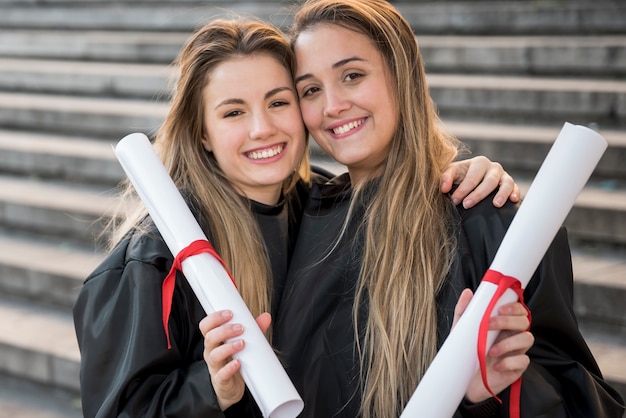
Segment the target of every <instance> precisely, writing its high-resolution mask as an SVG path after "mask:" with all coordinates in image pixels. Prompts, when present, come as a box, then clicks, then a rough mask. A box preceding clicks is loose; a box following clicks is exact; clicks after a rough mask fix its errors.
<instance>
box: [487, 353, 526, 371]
mask: <svg viewBox="0 0 626 418" xmlns="http://www.w3.org/2000/svg"><path fill="white" fill-rule="evenodd" d="M529 365H530V358H529V357H528V356H527V355H526V354H519V355H512V356H505V357H502V358H500V359H499V360H498V361H496V362H495V363H493V365H492V367H493V369H494V370H495V371H497V372H499V373H515V374H521V373H523V372H524V371H525V370H526V369H527V368H528V366H529Z"/></svg>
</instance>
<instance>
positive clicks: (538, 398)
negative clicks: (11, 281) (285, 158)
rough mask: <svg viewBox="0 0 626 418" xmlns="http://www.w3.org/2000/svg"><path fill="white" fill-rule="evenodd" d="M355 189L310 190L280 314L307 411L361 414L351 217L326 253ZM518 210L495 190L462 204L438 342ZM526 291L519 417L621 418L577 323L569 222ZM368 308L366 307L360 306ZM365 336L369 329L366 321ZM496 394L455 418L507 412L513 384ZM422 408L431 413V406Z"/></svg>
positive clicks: (288, 363)
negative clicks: (501, 204) (500, 200)
mask: <svg viewBox="0 0 626 418" xmlns="http://www.w3.org/2000/svg"><path fill="white" fill-rule="evenodd" d="M350 196H351V192H350V189H349V179H348V177H347V176H346V175H344V176H341V177H338V178H336V179H334V180H333V181H332V182H329V183H328V184H327V185H325V186H324V187H319V188H316V187H314V189H313V190H312V192H311V201H310V203H309V204H308V205H307V207H306V208H305V213H304V216H303V219H302V224H301V229H300V233H299V238H298V242H297V244H296V248H295V250H294V254H293V257H292V261H291V264H290V268H289V272H288V275H287V282H286V284H285V291H284V293H283V300H282V303H281V306H280V309H279V314H278V318H277V319H276V325H275V333H274V338H275V339H274V341H275V343H276V348H277V350H278V351H279V352H280V353H281V356H282V360H283V362H284V365H285V367H286V369H287V372H288V373H289V375H290V377H291V378H292V380H293V382H294V384H295V386H296V388H297V389H298V391H299V392H300V394H301V395H302V397H303V400H304V403H305V409H304V411H303V413H302V415H301V416H303V417H307V418H308V417H316V418H328V417H350V418H353V417H356V416H358V408H359V404H360V400H361V397H360V393H359V389H360V387H359V379H358V371H359V370H358V357H357V355H356V353H355V350H354V347H355V336H354V332H353V321H352V305H353V301H354V290H355V285H356V279H357V277H358V272H359V267H360V265H359V263H360V257H361V244H362V237H361V235H359V234H358V231H357V230H356V227H355V223H354V222H351V223H350V224H349V225H348V229H347V231H346V232H345V234H344V239H343V240H342V241H341V242H340V243H339V244H338V245H336V246H335V247H334V250H333V251H332V252H331V253H330V254H329V253H328V249H329V248H331V247H332V246H333V245H334V244H335V241H334V240H335V238H336V237H337V236H338V235H339V232H340V229H341V227H342V225H343V222H344V219H345V217H346V213H347V209H348V205H349V199H350ZM515 210H516V209H515V206H514V205H512V204H507V206H506V207H505V208H504V209H500V210H498V209H496V208H495V207H493V205H492V204H491V200H490V199H485V200H484V201H482V202H481V203H480V204H478V205H477V206H476V207H475V208H473V209H470V210H463V209H462V208H461V207H459V208H458V219H455V222H454V223H455V224H457V225H458V227H457V233H458V248H457V254H456V257H455V261H454V264H453V267H452V268H451V271H450V274H449V277H448V280H447V283H446V285H445V287H444V289H443V290H442V291H441V292H440V294H439V296H438V300H437V304H438V308H439V309H438V311H439V312H438V313H439V318H438V336H439V342H438V343H439V345H441V344H442V343H443V341H444V340H445V338H446V336H447V335H448V333H449V330H450V327H451V325H452V320H453V317H454V306H455V305H456V302H457V299H458V296H459V295H460V293H461V291H462V290H463V289H464V288H466V287H469V288H471V289H473V290H474V289H476V288H477V287H478V284H479V283H480V280H481V279H482V277H483V275H484V273H485V272H486V271H487V269H488V268H489V266H490V264H491V261H492V259H493V257H494V256H495V253H496V251H497V249H498V247H499V244H500V242H501V240H502V238H503V237H504V233H505V232H506V229H507V227H508V225H509V224H510V222H511V220H512V218H513V216H514V214H515ZM362 214H363V207H362V206H359V207H358V208H357V210H356V213H355V217H354V218H355V219H360V218H361V217H362ZM355 237H356V238H355ZM399 256H401V255H399ZM320 260H321V261H320ZM524 294H525V296H524V297H525V302H526V304H527V306H528V307H529V308H530V310H531V311H532V318H533V321H532V326H531V331H532V332H533V334H534V336H535V344H534V346H533V347H532V348H531V350H530V351H529V356H530V357H531V365H530V367H529V368H528V370H527V371H526V372H525V373H524V375H523V379H522V395H521V396H522V398H521V414H522V417H527V418H530V417H550V418H559V417H586V418H592V417H615V418H618V417H619V418H621V417H622V414H623V401H622V400H621V398H620V397H619V395H618V394H617V392H616V391H615V390H614V389H613V388H611V387H609V386H608V385H607V384H606V382H604V381H603V380H602V375H601V373H600V370H599V369H598V366H597V364H596V362H595V360H594V358H593V357H592V355H591V353H590V351H589V349H588V347H587V345H586V343H585V341H584V340H583V338H582V336H581V334H580V333H579V330H578V326H577V321H576V318H575V316H574V312H573V309H572V296H573V278H572V269H571V258H570V252H569V246H568V242H567V236H566V232H565V230H564V229H561V230H560V231H559V233H558V235H557V237H556V238H555V240H554V242H553V244H552V245H551V247H550V249H549V250H548V251H547V254H546V256H545V257H544V259H543V261H542V263H541V265H540V266H539V268H538V269H537V271H536V273H535V274H534V276H533V277H532V279H531V281H530V282H529V284H528V286H527V287H526V289H525V292H524ZM407 303H411V302H410V301H407ZM366 311H367V307H366V306H364V307H362V309H361V313H360V314H362V315H365V313H366ZM361 323H362V321H361ZM359 335H363V334H362V330H359ZM507 391H508V390H507ZM507 391H505V392H507ZM500 395H501V398H502V399H503V400H504V403H503V405H502V407H500V406H499V404H497V402H496V401H495V400H494V399H491V400H488V401H486V402H483V403H481V404H477V405H471V406H470V405H465V403H464V402H463V403H462V405H461V406H460V407H459V409H458V411H457V412H456V414H455V417H461V416H481V417H488V416H494V417H506V416H508V412H507V411H508V393H502V394H500ZM441 396H445V394H441ZM494 403H495V404H494ZM487 411H490V412H489V413H488V412H487ZM424 416H428V414H427V411H424Z"/></svg>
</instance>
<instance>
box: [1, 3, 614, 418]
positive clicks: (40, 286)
mask: <svg viewBox="0 0 626 418" xmlns="http://www.w3.org/2000/svg"><path fill="white" fill-rule="evenodd" d="M296 3H297V2H292V1H277V0H261V1H244V0H223V1H197V0H158V1H157V0H116V1H110V0H106V1H105V0H0V10H1V11H0V417H29V418H35V417H37V418H39V417H50V418H57V417H79V416H81V412H80V401H79V382H78V375H79V352H78V347H77V344H76V338H75V335H74V328H73V322H72V316H71V307H72V304H73V302H74V299H75V297H76V295H77V293H78V290H79V288H80V286H81V283H82V281H83V280H84V278H85V277H86V276H87V275H88V274H89V273H90V272H91V270H92V269H93V268H94V267H95V266H96V265H97V264H98V263H99V261H100V260H101V259H102V257H103V254H102V246H101V242H100V241H99V239H98V234H99V233H100V231H101V225H102V220H101V219H102V217H103V216H104V217H106V216H107V214H108V213H110V212H111V209H112V208H113V207H114V205H115V202H114V200H113V199H112V198H111V196H112V191H113V189H114V187H115V186H116V184H117V183H118V182H119V181H120V180H121V179H122V178H123V177H124V174H123V171H122V170H121V168H120V167H119V164H118V163H117V160H116V159H115V157H114V155H113V152H112V148H111V146H112V144H114V143H116V142H117V141H118V140H119V139H121V138H122V137H123V136H125V135H126V134H128V133H132V132H143V133H146V134H148V135H149V136H151V135H152V134H154V132H155V131H156V129H157V128H158V126H159V124H160V122H161V121H162V118H163V117H164V115H165V113H166V111H167V108H168V104H167V99H168V93H167V92H168V85H169V84H168V80H169V77H170V76H171V75H172V73H173V68H172V67H171V66H170V65H169V64H170V63H171V62H172V60H173V59H174V58H175V56H176V55H177V53H178V51H179V50H180V48H181V46H182V45H183V43H184V42H185V40H186V39H187V38H188V37H189V35H190V34H191V33H192V32H193V30H194V29H196V28H198V27H199V26H201V25H202V24H203V23H205V22H207V21H208V20H211V19H214V18H216V17H228V16H232V13H236V14H240V15H253V16H257V17H260V18H262V19H267V20H270V21H272V22H273V23H275V24H277V25H279V26H280V27H283V28H287V27H288V25H289V23H290V22H291V18H290V16H291V13H292V7H294V5H295V4H296ZM393 3H394V5H395V6H396V7H397V8H398V9H399V10H400V11H401V12H402V13H403V14H404V16H405V17H406V18H407V19H408V21H409V22H410V23H411V25H412V26H413V27H414V30H415V33H416V34H417V36H418V41H419V43H420V46H421V50H422V53H423V55H424V57H425V61H426V66H427V71H428V74H429V79H428V81H429V85H430V89H431V93H432V96H433V98H434V100H435V102H436V104H437V106H438V109H439V112H440V115H441V117H442V119H443V121H444V123H445V124H446V126H447V127H448V128H449V129H450V130H451V131H452V132H453V133H454V134H456V135H457V136H458V137H459V138H460V139H461V140H463V141H464V142H465V143H467V144H468V146H469V148H470V150H471V152H472V154H473V155H478V154H483V155H486V156H488V157H489V158H491V159H492V160H496V161H499V162H501V163H502V164H503V166H504V167H505V169H506V170H507V171H509V172H510V173H511V174H513V175H514V177H515V178H516V180H517V181H518V183H519V184H520V185H521V186H522V188H523V190H526V188H527V187H528V185H529V184H530V182H531V181H532V178H533V176H534V174H535V173H536V171H537V170H538V168H539V166H540V165H541V163H542V162H543V159H544V158H545V156H546V154H547V152H548V150H549V148H550V146H551V144H552V142H553V141H554V140H555V139H556V137H557V135H558V133H559V131H560V129H561V127H562V126H563V124H564V122H571V123H574V124H580V125H585V126H589V127H592V128H593V129H596V130H598V131H599V132H600V133H601V134H602V135H603V136H604V138H606V139H607V141H608V142H609V148H608V150H607V151H606V152H605V155H604V156H603V158H602V160H601V161H600V163H599V164H598V166H597V168H596V170H595V172H594V175H593V177H592V179H591V180H590V181H589V183H588V184H587V186H586V187H585V189H584V190H583V192H582V193H581V194H580V196H579V199H578V200H577V202H576V205H575V207H574V208H573V209H572V211H571V212H570V214H569V216H568V218H567V220H566V225H567V227H568V230H569V233H570V239H571V243H572V248H573V257H574V258H573V262H574V273H575V309H576V313H577V315H578V317H579V319H580V326H581V329H582V330H583V332H584V335H585V337H586V338H587V340H588V342H589V344H590V346H591V348H592V350H593V352H594V354H595V356H596V358H597V360H598V362H599V364H600V367H601V369H602V371H603V373H604V375H605V377H606V378H607V380H608V381H609V382H611V383H612V384H613V385H614V386H615V387H616V388H617V389H618V390H619V391H620V392H621V393H622V396H624V397H625V398H626V3H625V2H623V1H618V0H615V1H609V0H589V1H585V0H578V1H565V0H552V1H550V0H544V1H539V0H537V1H498V2H494V1H486V0H485V1H480V0H463V1H437V2H427V1H418V0H415V1H409V0H397V1H393ZM311 153H312V157H313V160H314V162H315V163H317V164H322V165H326V166H328V167H331V168H332V169H334V170H336V172H338V171H339V170H341V167H337V166H333V165H332V163H331V162H330V161H329V160H328V158H327V157H325V156H324V155H323V153H322V152H321V151H319V149H317V148H316V147H315V146H314V144H313V148H312V150H311ZM562 181H563V182H564V183H565V182H567V181H568V179H567V178H563V179H562ZM549 203H550V202H546V204H549ZM120 344H124V342H123V341H120Z"/></svg>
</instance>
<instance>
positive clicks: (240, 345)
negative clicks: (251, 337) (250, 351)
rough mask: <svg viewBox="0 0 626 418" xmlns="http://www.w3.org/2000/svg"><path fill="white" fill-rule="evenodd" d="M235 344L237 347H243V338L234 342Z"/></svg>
mask: <svg viewBox="0 0 626 418" xmlns="http://www.w3.org/2000/svg"><path fill="white" fill-rule="evenodd" d="M233 345H234V346H235V348H241V347H243V340H237V341H235V342H233Z"/></svg>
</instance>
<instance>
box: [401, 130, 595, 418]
mask: <svg viewBox="0 0 626 418" xmlns="http://www.w3.org/2000/svg"><path fill="white" fill-rule="evenodd" d="M606 147H607V142H606V141H605V140H604V138H602V137H601V136H600V135H599V134H598V133H596V132H594V131H593V130H591V129H588V128H585V127H582V126H576V125H572V124H569V123H566V124H565V125H564V127H563V129H562V130H561V132H560V134H559V135H558V137H557V139H556V141H555V142H554V144H553V146H552V148H551V150H550V152H549V153H548V155H547V157H546V159H545V161H544V163H543V164H542V166H541V168H540V169H539V172H538V173H537V175H536V177H535V179H534V181H533V183H532V184H531V186H530V188H529V190H528V193H527V195H526V197H525V198H524V200H523V202H522V204H521V206H520V208H519V210H518V212H517V214H516V215H515V217H514V219H513V221H512V223H511V225H510V226H509V228H508V230H507V233H506V235H505V236H504V238H503V240H502V242H501V244H500V247H499V248H498V251H497V253H496V256H495V258H494V260H493V262H492V264H491V266H490V269H489V271H487V272H486V274H485V277H483V280H482V281H481V284H480V285H479V286H478V288H477V289H476V292H475V294H474V297H473V298H472V300H471V302H470V303H469V305H468V306H467V309H466V310H465V312H464V313H463V315H462V316H461V318H460V319H459V321H458V323H457V324H456V326H455V327H454V328H453V329H452V330H451V332H450V334H449V335H448V338H447V339H446V341H445V342H444V344H443V346H442V347H441V349H440V350H439V352H438V353H437V355H436V357H435V359H434V360H433V362H432V363H431V365H430V367H429V369H428V370H427V371H426V374H425V375H424V377H423V378H422V380H421V382H420V384H419V386H418V387H417V389H416V390H415V392H414V393H413V396H412V397H411V399H410V400H409V402H408V403H407V405H406V407H405V410H404V411H403V413H402V417H405V418H408V417H416V416H423V415H424V414H425V412H427V413H426V415H427V416H429V417H433V418H446V417H451V416H452V415H453V414H454V412H455V411H456V409H457V407H458V405H459V403H460V402H461V400H462V399H463V396H464V395H465V393H466V391H467V388H468V386H469V383H470V381H471V379H472V378H473V377H474V376H475V375H476V373H477V371H478V369H479V360H480V359H479V355H478V354H477V353H478V351H483V353H484V352H486V351H487V350H489V348H490V347H491V346H492V344H493V343H494V340H495V339H496V337H497V336H498V332H497V331H489V332H488V333H487V334H486V336H485V338H484V340H481V339H480V338H479V331H480V328H481V323H484V322H483V317H486V320H487V323H488V320H489V316H487V315H486V314H487V313H495V312H497V310H498V308H499V307H501V306H502V305H504V304H507V303H510V302H514V301H516V300H518V298H519V297H520V296H521V295H522V292H523V289H524V287H525V286H526V285H527V284H528V281H529V280H530V278H531V277H532V275H533V273H534V271H535V270H536V269H537V266H538V265H539V263H540V261H541V259H542V258H543V256H544V254H545V252H546V250H547V249H548V247H549V245H550V243H551V242H552V240H553V239H554V237H555V235H556V233H557V231H558V229H559V228H560V227H561V225H562V224H563V222H564V221H565V218H566V216H567V214H568V213H569V211H570V209H571V207H572V206H573V205H574V202H575V200H576V198H577V196H578V194H579V193H580V191H581V190H582V188H583V187H584V185H585V183H586V182H587V180H588V179H589V177H590V176H591V173H592V172H593V170H594V168H595V166H596V165H597V163H598V161H599V160H600V158H601V157H602V154H603V153H604V151H605V149H606ZM563 178H565V179H566V181H562V179H563ZM546 202H550V205H546V204H545V203H546ZM477 347H478V350H477ZM481 348H482V350H481ZM442 393H445V394H446V396H445V397H444V396H441V394H442Z"/></svg>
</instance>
